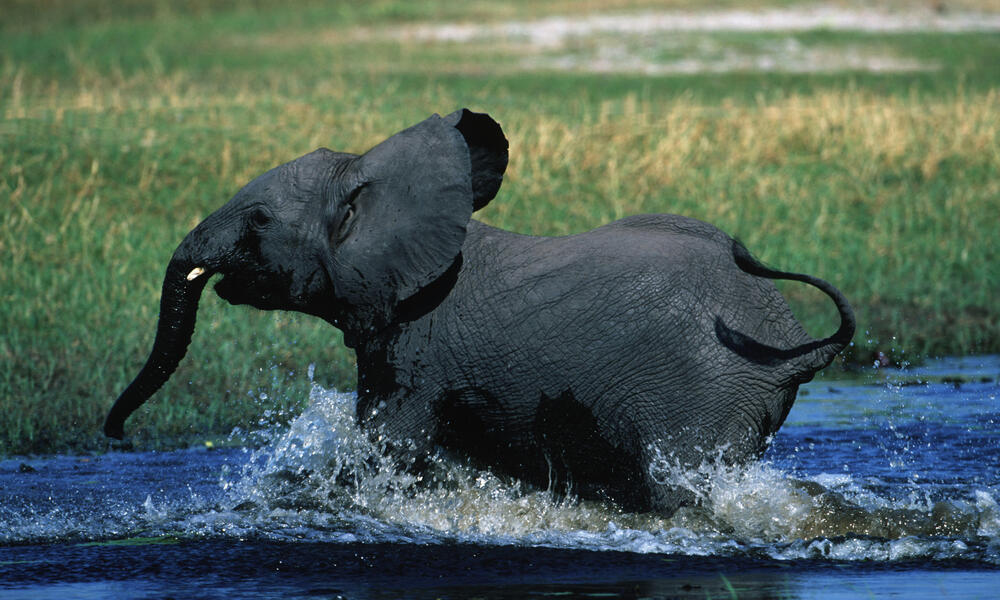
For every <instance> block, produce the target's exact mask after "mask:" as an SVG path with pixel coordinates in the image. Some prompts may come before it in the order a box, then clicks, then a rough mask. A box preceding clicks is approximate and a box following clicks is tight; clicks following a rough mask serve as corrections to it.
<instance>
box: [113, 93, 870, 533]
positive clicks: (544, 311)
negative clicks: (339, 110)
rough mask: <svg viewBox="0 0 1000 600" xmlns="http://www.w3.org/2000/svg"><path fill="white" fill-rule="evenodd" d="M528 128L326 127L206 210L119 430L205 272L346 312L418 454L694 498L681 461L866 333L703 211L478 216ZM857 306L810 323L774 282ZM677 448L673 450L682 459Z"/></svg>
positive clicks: (369, 415)
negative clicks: (807, 326) (512, 137)
mask: <svg viewBox="0 0 1000 600" xmlns="http://www.w3.org/2000/svg"><path fill="white" fill-rule="evenodd" d="M507 161H508V141H507V139H506V137H505V134H504V132H503V130H502V129H501V127H500V125H499V124H498V123H497V122H496V121H494V120H493V119H492V118H491V117H490V116H489V115H487V114H483V113H475V112H472V111H470V110H468V109H461V110H458V111H456V112H454V113H451V114H449V115H448V116H445V117H441V116H438V115H437V114H435V115H433V116H431V117H429V118H427V119H426V120H424V121H422V122H420V123H418V124H416V125H413V126H411V127H409V128H407V129H404V130H403V131H401V132H399V133H396V134H395V135H393V136H391V137H389V138H388V139H386V140H385V141H383V142H381V143H379V144H377V145H376V146H374V147H373V148H371V149H370V150H368V151H367V152H365V153H364V154H360V155H357V154H350V153H343V152H333V151H331V150H328V149H326V148H320V149H317V150H315V151H313V152H311V153H309V154H306V155H304V156H301V157H299V158H297V159H295V160H293V161H291V162H288V163H285V164H283V165H280V166H278V167H275V168H273V169H271V170H270V171H267V172H266V173H264V174H263V175H260V176H259V177H257V178H256V179H254V180H253V181H251V182H250V183H249V184H247V185H246V186H245V187H244V188H243V189H241V190H240V191H239V192H238V193H237V194H236V195H235V196H234V197H233V198H232V199H231V200H229V202H227V203H226V204H225V205H223V206H222V207H221V208H220V209H218V210H217V211H216V212H214V213H212V214H211V215H209V216H208V217H207V218H205V220H204V221H202V222H201V223H200V224H198V225H197V226H196V227H195V228H194V229H193V230H191V231H190V233H188V235H187V236H186V237H185V238H184V239H183V241H182V242H181V243H180V245H179V246H178V247H177V249H176V251H175V252H174V254H173V256H172V258H171V259H170V262H169V264H168V266H167V269H166V274H165V276H164V280H163V288H162V296H161V301H160V313H159V321H158V324H157V330H156V337H155V340H154V342H153V347H152V350H151V351H150V355H149V358H148V359H147V361H146V363H145V366H144V367H143V368H142V370H141V371H140V372H139V374H138V375H137V376H136V377H135V379H134V380H133V381H132V383H131V384H130V385H129V386H128V387H127V388H126V389H125V390H124V391H123V392H122V394H121V395H120V396H119V397H118V399H117V400H116V401H115V403H114V405H113V406H112V408H111V410H110V412H109V414H108V416H107V419H106V421H105V425H104V431H105V433H106V434H107V435H108V436H110V437H114V438H119V439H121V438H122V436H123V435H124V432H123V425H124V421H125V419H126V418H127V417H128V416H129V415H130V414H131V413H132V412H133V411H134V410H135V409H136V408H137V407H139V406H140V405H141V404H142V403H143V402H145V401H146V400H147V399H148V398H150V396H152V395H153V394H154V393H155V392H156V390H158V389H159V388H160V386H162V385H163V383H164V382H166V380H167V379H168V378H169V377H170V375H171V374H172V373H173V372H174V370H175V369H176V367H177V365H178V364H179V362H180V360H181V359H182V358H183V356H184V354H185V352H186V349H187V346H188V344H189V343H190V340H191V337H192V334H193V332H194V327H195V316H196V313H197V309H198V302H199V298H200V295H201V292H202V290H203V289H204V287H205V285H206V283H207V281H208V280H209V278H210V277H212V276H213V275H220V276H221V279H219V280H218V281H217V283H216V284H215V291H216V293H217V294H218V295H219V296H221V297H222V298H223V299H224V300H226V301H228V302H229V303H230V304H233V305H250V306H253V307H256V308H258V309H262V310H278V309H280V310H291V311H298V312H301V313H306V314H309V315H313V316H316V317H319V318H320V319H323V320H325V321H327V322H328V323H330V324H332V325H333V326H334V327H336V328H338V329H340V330H341V331H342V332H343V339H344V343H345V344H346V345H347V346H348V347H350V348H352V349H353V350H354V351H355V353H356V358H357V404H356V418H357V422H358V424H359V426H360V427H361V428H362V430H364V431H366V432H368V433H369V434H370V435H372V436H377V437H379V438H380V439H385V440H388V443H389V445H390V450H389V452H390V454H389V456H397V455H398V456H399V458H400V460H399V464H400V465H405V466H402V467H400V468H407V469H420V468H422V467H426V465H427V462H426V458H427V457H429V456H431V455H433V454H434V453H435V452H439V451H441V452H445V453H448V454H450V455H452V456H455V457H459V458H460V459H461V460H467V461H469V462H470V464H473V465H476V466H481V467H483V468H487V469H490V470H492V471H493V472H495V473H497V474H500V475H502V476H505V477H512V478H514V479H517V480H520V481H523V482H526V483H527V484H529V485H536V486H539V487H542V488H545V487H546V486H548V489H551V490H553V491H554V492H555V493H557V494H560V495H561V494H571V495H572V496H573V497H578V498H587V499H596V500H601V501H605V502H609V503H611V504H612V505H614V506H617V507H619V508H620V509H622V510H627V511H655V512H658V513H662V514H664V515H670V514H673V512H674V511H676V510H677V509H678V508H679V507H680V506H683V505H686V504H690V503H692V502H693V501H694V496H693V495H692V493H691V491H690V490H689V489H687V488H686V487H685V486H683V485H679V484H678V483H677V482H675V481H672V480H671V479H670V477H668V476H666V475H665V471H664V467H665V465H668V466H670V465H672V466H673V467H677V468H681V469H685V468H692V467H697V466H698V465H700V464H702V463H703V462H704V461H705V460H706V459H707V458H711V456H717V457H718V458H720V459H722V460H724V461H725V462H726V463H727V464H732V465H737V466H738V465H739V464H746V463H747V462H748V461H751V460H756V459H757V458H759V457H760V455H761V453H762V452H763V451H764V450H765V449H766V447H767V445H768V442H769V440H770V438H771V436H772V435H773V434H775V432H776V431H777V430H778V428H779V427H780V426H781V424H782V422H783V421H784V419H785V417H786V416H787V415H788V411H789V409H790V408H791V406H792V403H793V402H794V400H795V397H796V393H797V390H798V387H799V385H800V384H802V383H804V382H807V381H809V380H811V379H812V378H813V376H814V375H815V373H816V372H817V371H819V370H820V369H822V368H824V367H825V366H827V365H828V364H830V363H831V362H832V361H833V359H834V358H835V356H836V355H837V354H838V353H839V352H840V351H841V350H842V349H843V348H844V347H845V346H846V345H847V344H848V343H849V342H850V341H851V339H852V337H853V335H854V330H855V320H854V314H853V312H852V310H851V307H850V305H849V303H848V301H847V299H846V298H845V297H844V295H843V294H842V293H841V292H840V291H839V290H838V289H836V288H835V287H834V286H833V285H831V284H830V283H827V282H826V281H824V280H822V279H819V278H816V277H813V276H810V275H804V274H798V273H791V272H783V271H778V270H774V269H772V268H770V267H767V266H765V265H764V264H762V263H761V262H759V261H758V260H756V259H755V258H754V257H753V256H752V255H751V254H750V252H749V251H748V250H747V249H746V248H745V246H744V245H743V244H741V243H740V242H738V241H736V240H735V239H734V238H732V237H730V236H729V235H727V234H726V233H723V232H722V231H721V230H719V229H717V228H716V227H714V226H712V225H710V224H708V223H705V222H702V221H699V220H696V219H694V218H689V217H684V216H678V215H669V214H648V215H636V216H630V217H627V218H624V219H621V220H619V221H615V222H613V223H610V224H606V225H603V226H601V227H598V228H596V229H594V230H592V231H589V232H585V233H577V234H573V235H567V236H562V237H537V236H530V235H522V234H518V233H514V232H510V231H505V230H502V229H498V228H495V227H492V226H490V225H487V224H485V223H483V222H480V221H478V220H475V219H472V213H473V212H474V211H477V210H479V209H481V208H483V207H484V206H486V205H487V203H488V202H490V201H491V200H492V199H493V198H494V197H495V196H496V195H497V193H498V191H499V189H500V185H501V182H502V180H503V177H504V173H505V171H506V169H507ZM776 279H786V280H794V281H799V282H803V283H806V284H809V285H811V286H814V287H816V288H818V289H819V290H821V291H822V292H823V293H825V294H826V295H827V296H828V297H829V298H830V299H831V300H832V301H833V303H834V304H835V305H836V308H837V310H838V312H839V320H840V325H839V328H838V329H837V330H836V332H834V333H833V334H832V335H831V336H829V337H826V338H822V339H815V338H813V337H811V336H810V335H809V334H808V333H807V332H806V331H805V330H804V329H803V327H802V326H801V324H800V323H799V322H798V321H797V320H796V318H795V317H794V316H793V314H792V312H791V310H790V308H789V306H788V304H787V302H786V301H785V299H784V297H783V296H782V295H781V293H780V292H779V291H778V290H777V288H776V287H775V284H774V282H773V280H776ZM668 470H669V469H668Z"/></svg>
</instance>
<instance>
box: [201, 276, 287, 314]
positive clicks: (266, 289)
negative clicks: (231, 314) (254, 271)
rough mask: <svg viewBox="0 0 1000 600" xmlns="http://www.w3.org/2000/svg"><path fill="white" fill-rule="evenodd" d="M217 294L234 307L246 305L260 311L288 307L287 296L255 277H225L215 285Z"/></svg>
mask: <svg viewBox="0 0 1000 600" xmlns="http://www.w3.org/2000/svg"><path fill="white" fill-rule="evenodd" d="M215 293H216V294H218V296H219V297H220V298H222V299H223V300H225V301H226V302H228V303H229V304H231V305H233V306H237V305H241V304H246V305H249V306H252V307H254V308H257V309H260V310H278V309H283V308H285V307H286V305H287V300H286V298H285V294H283V293H280V292H278V291H275V290H274V289H272V286H270V285H268V283H267V282H265V281H263V280H260V279H257V278H254V277H245V276H240V275H234V274H227V275H223V277H222V279H220V280H219V281H218V282H216V284H215Z"/></svg>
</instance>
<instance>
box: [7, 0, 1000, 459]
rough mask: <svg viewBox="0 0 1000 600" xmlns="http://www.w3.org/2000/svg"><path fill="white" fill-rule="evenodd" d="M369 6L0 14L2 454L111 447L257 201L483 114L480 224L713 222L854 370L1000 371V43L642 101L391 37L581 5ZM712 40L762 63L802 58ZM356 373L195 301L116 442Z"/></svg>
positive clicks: (596, 80)
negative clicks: (965, 366)
mask: <svg viewBox="0 0 1000 600" xmlns="http://www.w3.org/2000/svg"><path fill="white" fill-rule="evenodd" d="M675 4H676V5H677V6H688V7H689V6H691V5H692V4H694V3H691V2H677V3H675ZM722 4H726V5H734V4H740V3H734V2H728V3H722ZM986 4H987V5H988V3H986ZM360 5H361V4H359V3H305V4H302V5H300V6H301V7H300V8H299V9H297V10H295V11H289V10H287V9H285V8H283V5H282V4H279V3H276V2H260V3H258V4H257V6H258V7H259V8H258V9H257V10H250V9H248V8H246V5H245V4H244V3H236V2H226V1H222V0H214V1H213V2H207V3H203V2H202V3H196V2H192V3H190V5H188V6H185V5H183V4H177V3H156V2H151V3H146V2H126V3H112V2H110V1H103V0H88V1H81V2H67V3H63V2H48V3H42V4H40V5H39V4H36V3H18V2H14V3H12V4H11V5H10V7H9V8H5V18H4V20H3V25H2V27H3V31H2V35H0V117H2V121H0V205H2V206H3V207H5V210H4V211H2V213H0V301H2V302H0V414H2V415H4V419H3V423H4V426H3V427H2V430H0V455H2V454H12V453H25V452H48V451H57V450H67V449H75V450H95V449H101V448H104V447H106V446H105V445H106V442H105V441H104V440H103V439H102V437H101V435H100V434H99V429H100V424H101V422H102V420H103V418H104V414H105V412H106V410H107V408H108V407H109V406H110V404H111V402H112V401H113V399H114V398H115V396H116V395H117V394H118V392H120V391H121V389H122V388H123V387H124V386H125V385H126V384H127V383H128V382H129V381H130V380H131V378H132V377H133V376H134V375H135V373H136V372H137V371H138V369H139V367H140V366H141V365H142V362H143V361H144V359H145V357H146V354H147V352H148V350H149V346H150V344H151V342H152V337H153V328H154V326H155V321H156V311H157V308H158V297H159V287H160V284H161V280H162V276H163V271H164V268H165V266H166V262H167V260H168V259H169V257H170V255H171V253H172V252H173V249H174V247H175V246H176V245H177V243H179V241H180V240H181V239H182V238H183V236H184V235H185V234H186V233H187V231H188V230H189V229H190V228H191V227H192V226H193V225H195V224H196V223H197V222H198V221H200V220H201V219H202V218H204V217H205V216H206V215H208V214H209V213H210V212H212V211H213V210H214V209H216V208H217V207H219V206H221V205H222V204H223V203H224V202H225V201H226V200H227V199H228V198H229V197H231V196H232V195H233V194H234V193H235V192H236V191H237V190H238V189H239V188H240V187H241V186H242V185H243V184H245V183H246V182H248V181H250V180H251V179H252V178H253V177H254V176H256V175H257V174H259V173H261V172H263V171H265V170H267V169H268V168H270V167H272V166H274V165H276V164H279V163H282V162H285V161H287V160H290V159H292V158H294V157H297V156H299V155H301V154H304V153H306V152H308V151H310V150H312V149H314V148H316V147H318V146H327V147H330V148H333V149H337V150H345V151H356V152H360V151H363V150H365V149H366V148H368V147H370V146H371V145H372V144H374V143H376V142H378V141H380V140H381V139H383V138H385V137H386V136H388V135H390V134H391V133H393V132H395V131H397V130H399V129H401V128H403V127H405V126H407V125H409V124H411V123H413V122H416V121H418V120H420V119H423V118H425V117H426V116H427V115H428V114H430V113H432V112H442V113H443V112H448V111H451V110H454V109H456V108H458V107H461V106H469V107H470V108H473V109H475V110H481V111H487V112H490V113H491V114H493V115H494V117H495V118H497V119H498V120H499V121H500V122H501V123H502V124H503V126H504V128H505V130H506V132H507V134H508V137H509V138H510V141H511V165H510V169H509V172H508V177H507V179H506V181H505V184H504V188H503V189H502V191H501V193H500V195H499V196H498V198H497V199H496V200H494V201H493V203H492V204H491V205H490V206H489V207H487V208H486V209H485V210H483V211H482V212H481V213H479V218H482V219H484V220H486V221H488V222H491V223H493V224H496V225H499V226H503V227H506V228H510V229H514V230H517V231H521V232H526V233H535V234H563V233H569V232H574V231H582V230H586V229H588V228H591V227H594V226H596V225H599V224H601V223H605V222H607V221H609V220H612V219H614V218H618V217H620V216H624V215H627V214H633V213H638V212H676V213H682V214H687V215H691V216H695V217H698V218H702V219H705V220H707V221H710V222H712V223H715V224H716V225H718V226H719V227H721V228H722V229H724V230H726V231H728V232H730V233H732V234H733V235H735V236H737V237H739V238H741V239H742V240H744V241H745V242H746V243H747V245H748V246H749V247H750V249H751V250H752V251H753V252H755V253H756V254H757V255H758V256H760V257H761V258H762V259H764V260H765V261H766V262H768V263H771V264H773V265H775V266H777V267H780V268H782V269H788V270H797V271H803V272H809V273H814V274H817V275H819V276H822V277H824V278H826V279H828V280H830V281H832V282H834V283H835V284H837V285H838V286H839V287H841V289H843V290H844V291H845V293H847V295H848V296H849V297H850V299H851V300H852V302H853V303H854V305H855V307H856V309H857V312H858V316H859V321H860V331H859V334H858V336H857V337H856V340H855V342H856V344H855V346H854V347H853V348H852V349H851V350H850V352H849V358H852V359H854V360H858V361H867V360H868V359H869V356H870V355H871V354H872V353H873V352H877V351H884V352H887V353H890V352H891V353H893V354H895V355H896V356H900V354H901V353H902V352H903V351H905V355H903V356H904V357H905V358H908V359H912V358H913V357H916V358H919V357H921V356H928V355H940V354H963V353H971V352H1000V303H998V302H997V301H996V298H1000V256H998V244H997V243H996V227H997V223H998V222H1000V177H998V173H1000V69H997V68H996V65H995V57H996V56H997V55H1000V35H997V34H984V33H978V34H932V33H921V34H898V35H886V34H881V35H878V36H871V35H863V34H854V33H835V32H829V31H821V32H811V33H801V34H795V35H796V39H797V42H798V43H800V44H802V45H804V46H807V47H813V46H815V47H820V46H821V47H828V48H837V47H852V48H861V49H863V50H864V49H868V50H871V51H878V52H881V53H889V54H892V55H896V56H906V57H912V58H915V59H919V60H925V61H934V62H935V63H936V64H938V65H939V66H940V68H939V69H937V70H933V71H926V72H915V73H905V74H899V73H896V74H893V73H882V74H873V73H863V72H834V73H813V74H788V73H758V72H750V73H729V74H705V75H677V76H662V77H645V76H642V75H640V74H632V73H615V74H589V73H584V72H566V71H545V70H536V69H532V68H527V67H526V66H525V65H526V63H525V58H526V57H527V56H529V55H530V53H531V50H530V49H525V48H524V47H523V46H519V45H517V44H512V43H494V42H490V41H483V42H481V43H478V44H475V43H474V44H468V45H464V44H455V43H431V42H419V41H414V40H408V39H405V38H402V37H400V36H389V35H384V34H385V32H386V31H387V30H391V28H393V27H400V26H405V25H406V24H408V23H412V22H426V21H434V20H449V21H450V20H455V21H472V22H481V21H488V20H505V19H513V18H517V19H527V18H530V17H532V16H538V15H541V14H544V13H546V12H548V13H555V14H559V13H566V12H568V10H567V8H566V5H564V4H560V3H552V4H544V6H543V7H542V8H538V6H540V4H539V3H529V2H523V3H515V4H512V5H511V4H503V5H502V3H488V2H479V3H470V4H459V3H445V2H441V3H427V4H425V3H404V2H374V3H367V4H363V7H362V8H355V7H356V6H360ZM647 5H648V3H643V2H624V1H622V2H614V1H612V0H604V1H603V2H602V1H596V0H595V1H593V2H589V3H587V4H586V6H585V9H586V10H593V11H598V10H601V9H603V8H610V9H619V8H620V9H621V10H628V9H631V8H636V7H638V8H643V7H645V6H647ZM68 7H69V8H68ZM987 7H989V6H987ZM64 9H65V10H64ZM711 35H712V37H713V40H714V43H715V44H717V45H721V46H722V47H724V48H735V49H737V50H741V51H747V49H748V48H749V50H750V51H754V49H755V48H760V47H766V46H767V45H768V44H770V43H772V42H774V41H775V40H777V41H780V40H781V39H783V36H785V35H787V34H781V35H778V34H768V35H765V34H760V35H750V34H741V35H723V34H711ZM654 50H655V49H654ZM571 51H572V48H571ZM577 51H579V52H586V51H589V50H588V47H587V46H586V44H583V45H579V46H578V48H577ZM654 54H655V53H654ZM661 58H664V57H661ZM784 290H785V292H786V294H787V295H788V296H789V297H790V299H791V300H792V301H793V304H794V306H795V308H796V310H797V312H799V313H800V314H801V315H802V317H803V319H804V321H805V322H806V324H807V326H808V328H809V329H810V330H811V331H813V332H814V334H816V335H822V334H826V333H828V332H830V331H832V330H833V329H834V328H835V327H836V323H835V316H834V311H833V307H832V306H831V305H830V303H829V302H828V301H825V300H824V299H823V298H822V297H821V296H819V295H818V294H816V293H812V292H811V291H810V290H809V289H808V288H804V287H803V286H786V287H785V288H784ZM353 360H354V358H353V355H352V353H351V352H349V351H348V350H346V349H345V348H344V347H343V345H342V342H341V338H340V335H339V333H338V332H337V331H336V330H335V329H333V328H332V327H330V326H328V325H326V324H325V323H322V322H319V321H317V320H315V319H311V318H309V317H305V316H299V315H293V314H285V313H262V312H257V311H254V310H252V309H247V308H233V307H229V306H227V305H226V304H225V303H224V302H222V301H221V300H219V299H218V298H217V297H215V295H214V294H212V293H211V292H207V293H206V294H205V295H204V297H203V299H202V304H201V310H200V312H199V324H198V328H197V331H196V334H195V337H194V341H193V343H192V346H191V349H190V351H189V353H188V356H187V358H186V359H185V360H184V361H183V362H182V364H181V367H180V369H179V370H178V372H177V373H176V374H175V375H174V376H173V378H172V379H171V380H170V382H169V383H168V384H167V385H166V386H165V387H164V388H163V389H162V390H161V391H160V392H159V393H158V394H157V395H156V396H155V397H154V398H153V400H152V401H151V402H149V403H148V404H147V405H146V406H145V407H144V408H143V409H141V410H140V411H139V412H138V413H137V414H136V415H135V416H134V417H133V418H132V419H131V420H130V421H129V423H128V431H129V432H130V433H132V434H133V435H134V437H135V441H136V443H137V444H139V445H141V446H143V447H157V446H171V445H176V444H182V443H188V442H190V441H193V440H205V439H218V438H220V437H224V436H225V435H227V434H228V433H229V432H230V431H231V430H232V429H233V428H234V427H240V428H242V429H243V430H248V429H254V428H257V427H260V426H262V425H267V424H269V423H276V422H281V421H283V420H286V419H287V418H288V417H289V416H292V415H294V414H296V413H297V411H298V410H300V409H301V406H302V403H303V402H304V401H305V398H306V397H307V392H308V388H309V385H310V383H309V381H308V378H307V377H306V375H305V373H306V370H307V367H308V365H309V364H311V363H314V364H315V365H316V375H315V380H316V381H317V382H318V383H320V384H322V385H324V386H328V387H329V386H333V387H338V388H340V389H350V388H351V387H352V386H353V384H354V365H353Z"/></svg>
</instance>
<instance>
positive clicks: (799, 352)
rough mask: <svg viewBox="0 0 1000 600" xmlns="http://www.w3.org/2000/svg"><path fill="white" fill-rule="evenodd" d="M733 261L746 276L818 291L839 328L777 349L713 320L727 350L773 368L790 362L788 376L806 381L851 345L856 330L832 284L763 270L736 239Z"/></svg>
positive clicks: (844, 300)
mask: <svg viewBox="0 0 1000 600" xmlns="http://www.w3.org/2000/svg"><path fill="white" fill-rule="evenodd" d="M733 258H734V260H735V261H736V266H738V267H739V268H740V270H742V271H744V272H746V273H749V274H750V275H755V276H757V277H765V278H768V279H787V280H791V281H801V282H802V283H806V284H809V285H811V286H814V287H816V288H819V290H820V291H822V292H823V293H825V294H826V295H827V296H829V297H830V299H831V300H833V302H834V304H835V305H836V306H837V311H838V312H839V313H840V327H839V328H838V329H837V331H835V332H834V333H833V335H831V336H829V337H826V338H822V339H818V340H813V341H811V342H807V343H805V344H801V345H799V346H796V347H794V348H788V349H781V348H774V347H771V346H767V345H765V344H762V343H760V342H757V341H755V340H753V339H752V338H750V337H749V336H746V335H744V334H741V333H739V332H737V331H734V330H732V329H729V328H728V327H727V326H726V325H725V324H723V323H722V321H721V319H716V322H715V329H716V333H717V334H718V335H719V339H720V340H722V342H723V343H724V344H726V346H728V347H729V348H730V349H731V350H734V351H735V352H737V353H738V354H740V355H741V356H743V357H745V358H747V359H749V360H751V361H753V362H756V363H763V364H773V365H778V364H789V363H791V365H792V366H793V373H792V377H793V378H794V379H797V380H799V381H809V380H810V379H812V376H813V375H814V374H815V373H816V371H819V370H820V369H822V368H823V367H825V366H827V365H828V364H830V362H832V361H833V359H834V357H835V356H836V355H837V353H839V352H840V351H841V350H843V349H844V348H846V347H847V345H848V344H850V343H851V340H852V339H853V338H854V331H855V329H856V327H857V324H856V322H855V319H854V311H853V310H852V309H851V305H850V303H849V302H848V301H847V298H846V297H845V296H844V294H843V293H841V291H840V290H838V289H837V288H836V287H834V286H833V285H832V284H830V283H829V282H827V281H824V280H822V279H820V278H818V277H813V276H811V275H804V274H802V273H791V272H787V271H778V270H775V269H772V268H770V267H767V266H765V265H764V264H762V263H761V262H760V261H758V260H757V259H756V258H754V257H753V255H751V254H750V251H749V250H747V249H746V247H744V246H743V244H741V243H740V242H738V241H736V240H733Z"/></svg>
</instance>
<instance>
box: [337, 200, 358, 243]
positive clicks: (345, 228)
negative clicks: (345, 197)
mask: <svg viewBox="0 0 1000 600" xmlns="http://www.w3.org/2000/svg"><path fill="white" fill-rule="evenodd" d="M357 213H358V211H357V209H356V208H355V207H354V202H350V203H349V204H348V205H347V206H346V207H344V217H343V218H342V219H341V220H340V227H338V228H337V240H343V239H344V238H345V237H347V234H348V233H350V231H351V225H353V224H354V217H355V216H356V215H357Z"/></svg>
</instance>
